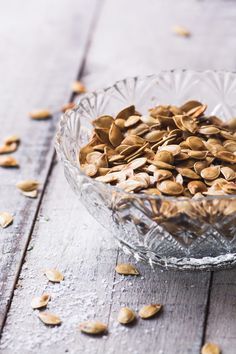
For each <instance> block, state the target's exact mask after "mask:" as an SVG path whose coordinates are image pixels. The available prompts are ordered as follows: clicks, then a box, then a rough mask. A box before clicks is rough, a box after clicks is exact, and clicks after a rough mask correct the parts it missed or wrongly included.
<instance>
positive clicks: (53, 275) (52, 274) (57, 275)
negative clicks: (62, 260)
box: [44, 269, 64, 283]
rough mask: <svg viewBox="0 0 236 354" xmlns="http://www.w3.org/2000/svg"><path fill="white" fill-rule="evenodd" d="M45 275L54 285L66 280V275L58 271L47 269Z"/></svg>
mask: <svg viewBox="0 0 236 354" xmlns="http://www.w3.org/2000/svg"><path fill="white" fill-rule="evenodd" d="M44 274H45V275H46V277H47V278H48V280H49V281H51V282H52V283H60V282H61V281H62V280H63V279H64V275H63V274H62V273H61V272H59V270H57V269H46V270H45V272H44Z"/></svg>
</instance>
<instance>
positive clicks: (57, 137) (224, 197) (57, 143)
mask: <svg viewBox="0 0 236 354" xmlns="http://www.w3.org/2000/svg"><path fill="white" fill-rule="evenodd" d="M185 72H189V73H191V74H199V75H206V74H210V73H212V74H218V75H220V74H223V75H233V76H235V79H236V71H228V70H211V69H207V70H192V69H171V70H160V71H159V72H157V73H155V74H149V75H136V76H128V77H126V78H124V79H121V80H117V81H115V82H114V84H112V85H109V86H107V87H105V88H100V89H97V90H94V91H92V92H88V93H85V94H83V95H82V96H81V98H79V99H78V101H77V102H76V105H75V107H74V108H72V109H69V110H67V111H66V112H65V113H63V114H62V115H61V117H60V120H59V122H58V125H57V130H56V135H55V149H56V151H57V154H58V156H59V158H60V160H61V161H62V162H63V164H64V165H68V166H69V168H71V169H73V170H75V171H76V173H79V174H80V175H82V176H83V177H84V178H85V179H86V180H87V181H88V182H90V183H91V184H93V185H95V186H97V187H98V188H100V187H101V188H105V189H107V191H110V192H111V193H114V192H116V193H119V194H122V195H123V196H124V197H129V198H130V199H140V200H143V199H146V200H150V199H151V200H157V201H172V202H173V201H174V202H183V201H188V202H191V203H200V202H203V201H214V200H219V201H220V200H231V199H232V200H233V199H236V194H231V195H215V196H214V195H213V196H206V197H201V198H196V199H193V198H189V197H185V196H179V197H175V196H165V195H152V194H146V193H138V192H132V193H130V192H126V191H124V190H123V189H121V188H118V187H116V186H113V185H111V184H108V183H104V182H101V181H97V180H95V179H94V178H92V177H90V176H87V175H86V174H85V173H84V172H83V171H82V169H81V168H80V165H79V164H78V163H77V162H75V161H73V160H71V159H68V158H67V156H66V154H65V151H64V149H63V148H62V144H61V140H62V139H63V135H64V131H65V127H66V125H67V121H68V119H70V116H71V114H72V113H78V110H79V109H80V105H82V104H83V102H85V101H88V100H90V99H92V98H94V97H96V96H98V95H101V94H104V93H106V92H107V91H109V90H111V89H112V88H114V87H115V86H116V85H119V84H120V83H122V82H125V81H127V80H146V79H151V78H152V77H153V78H158V76H159V75H161V74H168V73H170V74H174V73H185ZM78 119H80V115H79V113H78Z"/></svg>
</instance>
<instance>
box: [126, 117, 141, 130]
mask: <svg viewBox="0 0 236 354" xmlns="http://www.w3.org/2000/svg"><path fill="white" fill-rule="evenodd" d="M139 120H140V116H129V118H128V119H127V120H126V121H125V123H124V126H125V127H126V128H128V127H132V125H135V124H136V123H138V121H139Z"/></svg>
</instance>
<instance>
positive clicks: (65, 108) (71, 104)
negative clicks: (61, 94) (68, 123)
mask: <svg viewBox="0 0 236 354" xmlns="http://www.w3.org/2000/svg"><path fill="white" fill-rule="evenodd" d="M75 106H76V104H75V103H74V102H68V103H65V104H64V105H63V106H62V107H61V111H62V112H63V113H65V112H66V111H68V110H69V109H73V108H75Z"/></svg>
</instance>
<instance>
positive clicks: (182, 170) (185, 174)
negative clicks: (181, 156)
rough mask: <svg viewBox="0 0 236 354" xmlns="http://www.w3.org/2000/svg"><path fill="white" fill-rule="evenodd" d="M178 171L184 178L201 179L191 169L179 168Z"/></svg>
mask: <svg viewBox="0 0 236 354" xmlns="http://www.w3.org/2000/svg"><path fill="white" fill-rule="evenodd" d="M177 171H178V172H179V173H180V174H181V175H182V176H183V177H187V178H190V179H200V176H199V175H198V174H197V173H196V172H194V171H193V170H191V168H177Z"/></svg>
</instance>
